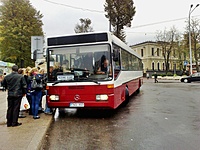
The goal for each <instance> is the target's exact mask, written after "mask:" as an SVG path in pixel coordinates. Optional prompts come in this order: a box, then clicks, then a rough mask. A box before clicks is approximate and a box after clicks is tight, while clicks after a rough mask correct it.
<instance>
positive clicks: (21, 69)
mask: <svg viewBox="0 0 200 150" xmlns="http://www.w3.org/2000/svg"><path fill="white" fill-rule="evenodd" d="M18 74H21V75H23V76H24V69H23V68H19V69H18ZM23 105H24V97H23V98H22V100H21V106H20V111H19V118H25V117H26V115H24V113H23V111H24V110H25V108H24V107H22V106H23ZM27 105H28V104H27ZM22 108H23V109H22Z"/></svg>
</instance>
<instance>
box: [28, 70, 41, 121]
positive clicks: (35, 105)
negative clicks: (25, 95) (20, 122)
mask: <svg viewBox="0 0 200 150" xmlns="http://www.w3.org/2000/svg"><path fill="white" fill-rule="evenodd" d="M33 80H36V82H37V83H38V84H41V82H42V77H41V76H40V75H39V74H38V69H37V68H36V67H35V68H32V71H31V76H30V78H29V82H31V83H32V82H33ZM41 97H42V87H41V88H40V87H37V88H34V89H33V88H32V87H31V100H32V104H31V107H32V114H33V119H39V118H40V116H38V109H39V103H40V100H41Z"/></svg>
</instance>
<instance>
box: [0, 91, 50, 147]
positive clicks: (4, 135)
mask: <svg viewBox="0 0 200 150" xmlns="http://www.w3.org/2000/svg"><path fill="white" fill-rule="evenodd" d="M6 110H7V92H2V91H0V150H29V149H30V150H37V149H40V147H41V144H42V140H43V138H45V134H46V131H47V129H48V127H49V126H50V124H51V121H52V118H53V117H52V115H45V114H44V113H42V114H40V119H35V120H34V119H33V117H32V116H30V115H29V114H28V113H26V112H24V115H26V118H19V122H21V123H22V125H21V126H18V127H7V125H6Z"/></svg>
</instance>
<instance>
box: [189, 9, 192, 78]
mask: <svg viewBox="0 0 200 150" xmlns="http://www.w3.org/2000/svg"><path fill="white" fill-rule="evenodd" d="M192 6H193V5H190V11H189V50H190V74H192V48H191V31H190V14H191V8H192Z"/></svg>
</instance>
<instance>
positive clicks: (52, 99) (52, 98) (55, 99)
mask: <svg viewBox="0 0 200 150" xmlns="http://www.w3.org/2000/svg"><path fill="white" fill-rule="evenodd" d="M49 99H50V100H51V101H59V96H58V95H51V96H50V97H49Z"/></svg>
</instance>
